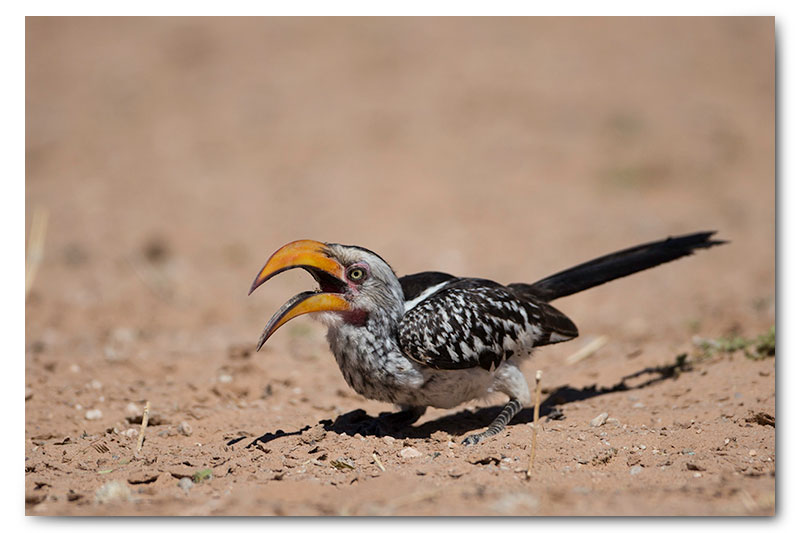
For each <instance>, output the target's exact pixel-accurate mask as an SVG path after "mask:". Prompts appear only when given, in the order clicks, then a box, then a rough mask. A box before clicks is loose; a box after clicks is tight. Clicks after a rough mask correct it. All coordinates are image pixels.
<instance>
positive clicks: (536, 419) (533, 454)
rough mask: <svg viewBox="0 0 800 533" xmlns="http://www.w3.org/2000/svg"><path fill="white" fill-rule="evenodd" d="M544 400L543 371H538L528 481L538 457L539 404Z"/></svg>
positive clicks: (526, 475)
mask: <svg viewBox="0 0 800 533" xmlns="http://www.w3.org/2000/svg"><path fill="white" fill-rule="evenodd" d="M541 399H542V371H541V370H537V371H536V399H535V400H534V404H533V428H532V429H533V434H532V435H531V458H530V461H528V471H527V472H526V473H525V477H526V478H527V479H530V478H531V475H532V474H533V459H534V458H535V457H536V432H537V427H536V426H537V424H538V423H539V403H540V402H541Z"/></svg>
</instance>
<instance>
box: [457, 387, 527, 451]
mask: <svg viewBox="0 0 800 533" xmlns="http://www.w3.org/2000/svg"><path fill="white" fill-rule="evenodd" d="M520 411H522V404H521V403H519V401H518V400H517V399H516V398H513V399H512V400H511V401H510V402H508V403H507V404H506V406H505V407H503V410H502V411H500V414H499V415H497V418H495V419H494V420H493V421H492V423H491V424H489V427H488V428H486V431H484V432H483V433H477V434H475V435H470V436H469V437H467V438H466V439H464V440H463V441H461V444H462V445H463V446H471V445H472V444H478V443H479V442H480V441H482V440H483V439H485V438H486V437H492V436H494V435H497V434H498V433H500V432H501V431H503V430H504V429H505V427H506V426H507V425H508V423H509V422H511V419H512V418H514V417H515V416H517V413H519V412H520Z"/></svg>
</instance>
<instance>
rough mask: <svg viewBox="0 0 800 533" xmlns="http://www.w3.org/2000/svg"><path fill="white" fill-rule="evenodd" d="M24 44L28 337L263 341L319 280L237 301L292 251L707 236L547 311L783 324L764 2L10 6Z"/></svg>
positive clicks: (427, 263)
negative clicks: (210, 13)
mask: <svg viewBox="0 0 800 533" xmlns="http://www.w3.org/2000/svg"><path fill="white" fill-rule="evenodd" d="M26 41H27V44H26V48H27V57H26V67H27V68H26V100H27V101H26V146H27V150H26V192H25V195H26V197H25V202H26V218H27V224H28V226H30V224H31V223H32V218H33V213H34V212H35V211H36V210H37V209H38V210H40V212H46V213H47V215H48V225H47V229H46V235H45V239H44V255H43V260H42V262H41V265H40V268H39V270H38V274H37V276H36V278H35V281H34V283H33V287H32V289H31V292H30V294H29V296H28V300H27V306H26V328H27V331H26V334H27V342H28V344H29V349H31V345H32V344H35V346H33V350H34V351H36V350H37V349H38V350H41V349H43V347H44V346H49V347H53V346H58V347H60V348H61V349H62V350H63V351H64V352H65V353H70V352H71V353H82V354H87V353H100V351H101V350H103V349H104V350H106V352H105V353H106V355H107V356H108V354H109V352H108V350H109V349H111V350H112V352H113V343H114V342H116V341H119V340H120V339H123V340H124V339H125V338H127V337H126V336H128V337H130V336H131V335H133V336H136V338H137V339H139V340H140V341H141V342H140V343H138V344H137V345H136V347H135V348H131V350H132V351H133V354H132V355H134V356H136V355H138V356H146V355H147V353H148V352H149V351H153V350H155V349H156V348H154V346H159V345H160V346H161V348H170V349H174V350H178V351H183V350H192V349H196V350H200V349H208V350H214V349H216V348H221V347H224V346H228V345H229V344H230V343H231V342H233V341H237V342H243V343H247V342H254V341H255V340H256V339H257V337H258V334H259V333H260V330H261V328H262V327H263V324H264V323H265V322H266V320H267V319H268V318H269V315H270V314H271V313H272V312H273V311H274V310H275V309H276V308H277V306H278V305H280V304H281V303H282V302H283V301H285V300H287V299H288V298H289V297H290V296H291V295H292V294H295V293H296V292H298V291H300V290H306V289H308V288H310V286H311V285H312V284H311V280H310V278H308V276H307V275H305V274H304V273H302V272H290V273H286V274H284V276H283V277H282V278H281V279H280V280H275V281H273V282H272V283H270V284H269V285H268V286H265V287H264V288H262V289H261V290H259V291H258V292H257V293H255V294H254V295H253V296H251V297H249V298H247V297H246V294H247V290H248V288H249V286H250V283H251V281H252V279H253V277H254V276H255V274H256V273H257V271H258V270H259V268H260V267H261V266H262V264H263V263H264V261H265V260H266V258H267V257H268V256H269V255H270V254H271V253H272V252H273V251H274V250H275V249H277V248H278V247H279V246H281V245H283V244H285V243H286V242H289V241H292V240H295V239H300V238H312V239H317V240H323V241H332V242H342V243H347V244H359V245H361V246H365V247H367V248H370V249H372V250H374V251H376V252H378V253H379V254H380V255H382V256H383V257H384V258H386V259H387V260H388V261H389V262H390V263H391V264H392V266H393V267H394V268H395V270H396V271H397V272H398V273H399V274H406V273H412V272H416V271H420V270H444V271H449V272H452V273H454V274H459V275H471V276H479V277H487V278H492V279H496V280H498V281H501V282H517V281H533V280H535V279H538V278H540V277H543V276H545V275H548V274H551V273H552V272H554V271H556V270H560V269H562V268H565V267H568V266H571V265H573V264H575V263H577V262H581V261H584V260H587V259H591V258H593V257H595V256H597V255H600V254H604V253H607V252H611V251H615V250H617V249H619V248H623V247H627V246H630V245H634V244H639V243H641V242H645V241H650V240H655V239H660V238H664V237H666V236H668V235H675V234H680V233H685V232H691V231H696V230H707V229H716V230H719V231H720V234H719V236H720V237H722V238H724V239H729V240H731V244H730V245H729V246H727V247H723V248H718V249H715V250H713V252H708V253H706V252H704V253H702V254H701V255H699V256H697V257H695V258H692V259H690V260H683V261H681V262H679V263H676V264H674V265H671V266H670V267H669V268H662V269H661V270H659V272H658V274H653V273H650V274H647V275H644V274H643V275H640V276H635V277H633V278H630V279H626V280H621V281H619V282H616V283H615V284H614V285H613V286H611V285H610V286H605V287H602V288H598V289H595V290H594V291H590V292H589V293H586V294H585V295H581V296H576V297H571V298H568V299H566V300H564V301H563V302H559V305H558V307H559V308H561V309H562V310H564V311H565V312H567V314H569V315H570V316H572V317H573V318H574V320H575V321H576V323H577V324H578V325H579V327H581V330H582V331H583V332H592V331H608V330H609V328H614V327H617V328H619V327H622V328H627V329H623V332H625V331H628V332H633V333H636V332H638V333H642V330H645V331H649V332H650V333H652V334H653V335H656V337H659V336H664V337H665V338H666V337H669V336H673V337H674V336H675V335H676V334H678V335H680V336H681V337H680V338H681V339H684V338H686V336H687V335H688V334H689V333H690V332H696V331H702V332H704V333H706V334H708V335H717V334H721V333H725V332H728V331H738V330H741V331H744V332H747V333H755V332H761V331H762V330H763V329H764V328H765V327H767V326H768V325H769V324H772V323H773V322H774V271H775V267H774V253H775V246H774V240H775V225H774V220H775V206H774V196H775V166H774V156H775V138H774V130H775V121H774V111H775V102H774V91H775V86H774V76H775V71H774V19H773V18H771V17H764V18H731V17H726V18H511V19H509V18H488V19H486V18H478V19H474V18H435V19H434V18H430V19H427V18H422V19H416V18H334V19H328V18H246V19H241V18H101V17H97V18H94V17H93V18H28V19H27V22H26ZM303 320H305V321H306V322H308V321H307V319H303ZM309 323H310V322H309ZM289 334H290V333H289ZM279 335H288V334H286V333H284V332H283V331H282V332H280V333H279V334H278V335H276V338H277V337H278V336H279ZM115 339H116V340H115ZM278 342H283V341H278ZM109 346H112V348H109ZM572 349H574V347H572V348H570V349H568V351H570V350H572ZM328 363H329V362H328V361H326V364H328ZM330 363H331V364H332V361H330Z"/></svg>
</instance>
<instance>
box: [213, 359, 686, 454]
mask: <svg viewBox="0 0 800 533" xmlns="http://www.w3.org/2000/svg"><path fill="white" fill-rule="evenodd" d="M691 369H692V365H691V363H690V362H689V361H688V360H687V356H686V354H683V355H680V356H678V357H677V358H676V359H675V362H674V363H672V364H669V365H663V366H655V367H647V368H643V369H642V370H640V371H638V372H634V373H633V374H629V375H627V376H624V377H623V378H622V379H620V381H619V382H617V383H616V384H614V385H612V386H610V387H598V386H597V385H591V386H589V387H584V388H582V389H576V388H574V387H571V386H569V385H563V386H561V387H559V388H557V389H555V390H552V391H550V392H549V393H548V395H547V397H546V398H545V399H544V401H542V404H541V406H540V408H539V412H540V415H541V416H542V417H544V418H548V419H550V420H559V419H562V418H564V414H563V413H562V412H561V409H560V406H561V405H565V404H568V403H572V402H578V401H582V400H586V399H589V398H594V397H595V396H602V395H604V394H611V393H614V392H622V391H630V390H639V389H644V388H647V387H650V386H652V385H654V384H656V383H659V382H661V381H665V380H667V379H676V378H677V377H678V376H679V375H680V373H681V372H684V371H688V370H691ZM641 377H647V379H645V381H643V382H641V383H639V384H636V385H629V382H630V381H631V380H634V379H636V378H641ZM501 410H502V406H494V407H484V408H481V409H478V410H476V411H468V410H463V411H459V412H457V413H453V414H449V415H446V416H443V417H441V418H437V419H436V420H431V421H429V422H425V423H424V424H420V425H419V426H405V427H391V426H389V425H388V424H385V423H384V422H385V421H386V420H387V418H386V417H387V416H388V415H390V414H391V413H381V414H380V416H377V417H373V416H369V415H368V414H367V413H366V412H365V411H364V410H363V409H355V410H353V411H350V412H348V413H344V414H342V415H340V416H339V417H337V418H336V420H330V419H324V420H320V421H319V422H318V423H319V424H321V425H322V426H323V427H324V428H325V430H326V431H334V432H336V433H340V434H346V435H351V436H352V435H356V434H362V435H365V436H366V435H377V436H384V435H391V436H393V437H397V438H412V439H422V438H428V437H430V436H431V435H432V434H433V433H436V432H437V431H444V432H445V433H448V434H450V435H456V436H460V435H463V434H465V433H468V432H470V431H474V430H478V429H483V428H485V427H486V426H488V425H489V423H490V422H491V421H492V420H494V418H495V417H496V416H497V415H499V414H500V411H501ZM531 420H533V408H532V407H528V408H526V409H523V410H522V411H521V412H520V413H519V414H518V415H517V416H516V417H514V419H513V420H512V421H511V423H510V424H509V425H516V424H525V423H527V422H530V421H531ZM310 427H311V426H305V427H304V428H301V429H298V430H297V431H292V432H288V433H287V432H285V431H283V430H282V429H278V430H277V431H275V432H274V433H270V432H267V433H265V434H264V435H262V436H260V437H258V438H256V439H255V440H253V441H252V442H251V443H250V444H248V445H247V447H248V448H250V447H253V446H256V447H259V446H261V445H262V444H266V443H268V442H270V441H272V440H275V439H278V438H281V437H288V436H291V435H300V434H301V433H303V432H304V431H306V430H307V429H310ZM245 438H246V437H237V438H235V439H232V440H231V441H229V442H228V443H227V444H228V445H229V446H232V445H234V444H236V443H238V442H240V441H242V440H244V439H245Z"/></svg>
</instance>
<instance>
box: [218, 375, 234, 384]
mask: <svg viewBox="0 0 800 533" xmlns="http://www.w3.org/2000/svg"><path fill="white" fill-rule="evenodd" d="M217 379H219V382H220V383H230V382H231V381H233V376H231V375H230V374H220V375H219V377H218V378H217Z"/></svg>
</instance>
